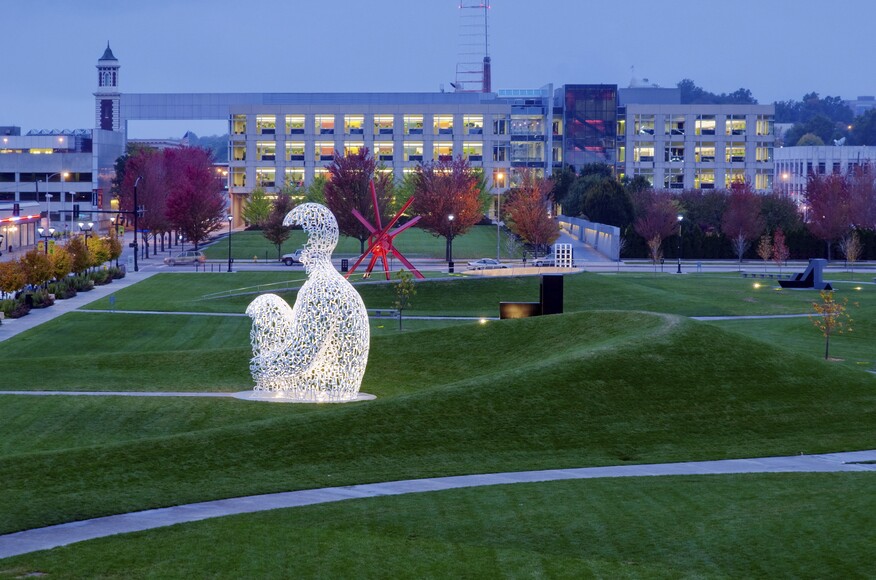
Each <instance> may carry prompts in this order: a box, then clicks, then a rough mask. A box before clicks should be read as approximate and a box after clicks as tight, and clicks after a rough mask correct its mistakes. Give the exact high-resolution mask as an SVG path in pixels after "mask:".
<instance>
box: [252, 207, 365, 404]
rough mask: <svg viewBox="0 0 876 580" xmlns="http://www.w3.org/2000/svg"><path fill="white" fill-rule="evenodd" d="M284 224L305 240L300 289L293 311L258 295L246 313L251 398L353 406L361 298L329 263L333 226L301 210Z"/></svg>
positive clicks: (314, 211) (361, 346)
mask: <svg viewBox="0 0 876 580" xmlns="http://www.w3.org/2000/svg"><path fill="white" fill-rule="evenodd" d="M283 224H284V225H287V226H290V225H294V224H300V225H301V226H302V227H303V228H304V231H305V232H306V233H307V235H308V240H307V243H306V244H305V245H304V249H303V250H302V252H301V262H302V263H303V264H304V268H305V271H306V272H307V281H306V282H305V283H304V285H303V286H302V287H301V289H300V290H299V291H298V298H296V300H295V306H293V307H292V308H290V307H289V305H288V304H287V303H286V302H285V301H284V300H283V299H282V298H280V297H279V296H276V295H275V294H264V295H262V296H259V297H258V298H256V299H255V300H253V301H252V303H250V305H249V307H247V309H246V313H247V314H248V315H249V316H250V317H251V318H252V330H251V332H250V339H251V341H252V350H253V357H252V361H251V362H250V365H249V367H250V371H251V372H252V377H253V380H255V383H256V385H255V389H254V390H255V391H273V392H274V394H275V395H276V396H277V397H282V398H289V399H294V400H300V401H312V402H320V401H325V402H330V401H350V400H354V399H356V397H357V396H358V394H359V387H360V386H361V384H362V375H363V374H365V365H366V364H367V362H368V346H369V338H370V328H369V326H368V312H367V311H366V310H365V304H364V303H363V302H362V297H361V296H359V293H358V292H356V290H355V289H354V288H353V286H352V285H351V284H350V283H349V282H348V281H347V280H346V279H345V278H344V277H343V276H341V275H340V273H338V271H337V270H335V268H334V266H332V263H331V255H332V250H334V248H335V246H336V245H337V243H338V222H337V220H335V216H334V215H333V214H332V212H331V211H329V209H328V208H327V207H325V206H323V205H320V204H318V203H305V204H302V205H299V206H298V207H296V208H295V209H293V210H292V211H290V212H289V213H288V215H286V218H285V219H284V220H283Z"/></svg>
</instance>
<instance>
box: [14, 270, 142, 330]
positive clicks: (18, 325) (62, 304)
mask: <svg viewBox="0 0 876 580" xmlns="http://www.w3.org/2000/svg"><path fill="white" fill-rule="evenodd" d="M154 274H155V272H128V273H127V274H126V275H125V277H124V278H121V279H119V280H113V281H112V282H111V283H110V284H104V285H101V286H95V287H94V289H93V290H89V291H88V292H79V293H77V294H76V296H74V297H73V298H68V299H66V300H56V301H55V303H54V304H53V305H52V306H49V307H48V308H33V309H31V311H30V313H29V314H28V315H27V316H22V317H21V318H6V319H4V320H3V324H0V342H3V341H4V340H7V339H10V338H12V337H13V336H15V335H17V334H21V333H22V332H24V331H25V330H30V329H31V328H34V327H36V326H39V325H40V324H42V323H44V322H48V321H49V320H52V319H53V318H57V317H59V316H61V315H62V314H66V313H68V312H72V311H73V310H76V309H77V308H81V307H82V306H85V305H86V304H90V303H92V302H95V301H96V300H100V299H101V298H104V297H106V296H109V295H110V294H112V293H114V292H118V291H119V290H121V289H122V288H127V287H128V286H130V285H132V284H136V283H137V282H140V281H141V280H145V279H146V278H149V277H150V276H152V275H154Z"/></svg>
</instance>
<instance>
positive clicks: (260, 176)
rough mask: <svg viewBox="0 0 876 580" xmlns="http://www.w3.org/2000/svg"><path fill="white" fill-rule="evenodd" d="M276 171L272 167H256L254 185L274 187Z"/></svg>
mask: <svg viewBox="0 0 876 580" xmlns="http://www.w3.org/2000/svg"><path fill="white" fill-rule="evenodd" d="M276 176H277V170H276V169H274V168H273V167H257V168H256V183H257V184H258V185H259V187H274V185H275V184H276Z"/></svg>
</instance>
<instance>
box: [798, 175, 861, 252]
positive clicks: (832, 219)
mask: <svg viewBox="0 0 876 580" xmlns="http://www.w3.org/2000/svg"><path fill="white" fill-rule="evenodd" d="M806 203H807V204H809V222H808V223H807V224H806V225H807V227H808V228H809V231H810V232H812V234H813V235H814V236H815V237H817V238H819V239H821V240H824V242H825V244H827V259H828V260H830V259H831V257H832V246H833V244H834V242H835V241H837V240H839V239H840V238H842V237H843V234H845V233H846V232H847V231H849V229H850V227H851V225H852V224H854V223H855V218H854V215H853V213H852V212H853V208H852V196H851V188H850V187H849V180H848V179H846V177H845V176H843V175H839V174H831V175H818V174H815V173H811V174H810V175H809V179H808V181H807V182H806Z"/></svg>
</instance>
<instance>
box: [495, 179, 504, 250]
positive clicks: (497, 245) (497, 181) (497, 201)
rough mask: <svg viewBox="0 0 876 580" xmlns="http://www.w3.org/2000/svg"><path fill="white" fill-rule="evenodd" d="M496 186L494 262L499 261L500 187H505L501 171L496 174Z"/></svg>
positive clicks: (500, 234) (500, 236) (500, 233)
mask: <svg viewBox="0 0 876 580" xmlns="http://www.w3.org/2000/svg"><path fill="white" fill-rule="evenodd" d="M496 185H497V186H498V187H499V190H498V193H497V196H496V261H497V262H498V261H499V260H500V257H499V256H500V250H499V248H500V244H501V240H502V228H501V226H500V225H499V222H500V220H501V219H502V187H504V186H505V174H504V173H502V172H501V171H500V172H499V173H497V174H496Z"/></svg>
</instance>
